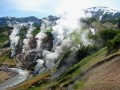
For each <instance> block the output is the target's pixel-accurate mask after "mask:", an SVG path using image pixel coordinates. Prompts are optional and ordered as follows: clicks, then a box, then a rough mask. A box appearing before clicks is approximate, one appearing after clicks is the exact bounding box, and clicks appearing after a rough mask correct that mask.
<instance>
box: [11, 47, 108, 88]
mask: <svg viewBox="0 0 120 90" xmlns="http://www.w3.org/2000/svg"><path fill="white" fill-rule="evenodd" d="M106 53H107V51H106V49H105V48H103V49H101V50H100V51H98V52H97V53H95V54H93V55H91V56H89V57H86V58H84V59H83V60H82V61H80V62H79V63H77V64H76V65H74V66H73V67H71V68H70V69H69V70H68V71H67V72H66V73H64V75H62V76H61V77H60V78H58V79H56V80H53V81H50V80H47V81H46V82H43V83H41V84H39V85H37V86H36V87H32V88H30V87H31V85H34V84H35V83H36V82H38V81H40V80H41V79H42V80H43V79H46V78H47V79H48V78H49V75H50V73H51V71H49V72H47V73H45V74H43V75H38V76H36V77H34V78H33V79H30V80H28V81H26V82H24V83H23V84H21V85H19V86H17V87H15V88H14V90H17V88H19V89H20V90H21V89H22V90H27V89H28V90H46V89H48V88H49V87H54V88H56V89H58V90H59V89H60V88H62V87H63V86H65V85H66V84H69V83H70V82H71V81H73V80H74V79H75V78H76V77H77V76H78V75H80V74H81V73H82V72H84V71H86V70H87V69H89V68H90V67H91V66H92V65H94V64H96V63H98V62H99V61H101V60H103V59H104V58H105V57H106ZM81 85H82V83H81V82H80V86H79V84H77V85H75V89H77V88H79V87H81ZM12 90H13V89H12Z"/></svg>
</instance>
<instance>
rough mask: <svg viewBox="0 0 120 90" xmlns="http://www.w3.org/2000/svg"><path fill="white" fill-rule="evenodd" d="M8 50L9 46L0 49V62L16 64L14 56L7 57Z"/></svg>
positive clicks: (10, 64)
mask: <svg viewBox="0 0 120 90" xmlns="http://www.w3.org/2000/svg"><path fill="white" fill-rule="evenodd" d="M10 50H11V49H10V48H5V49H0V52H1V53H2V54H1V55H0V64H7V65H9V66H14V65H15V64H16V62H15V61H16V60H15V58H14V59H10V58H9V52H10Z"/></svg>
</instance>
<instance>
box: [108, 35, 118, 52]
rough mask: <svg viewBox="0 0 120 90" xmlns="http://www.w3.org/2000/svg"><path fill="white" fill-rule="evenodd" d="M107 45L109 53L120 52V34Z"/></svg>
mask: <svg viewBox="0 0 120 90" xmlns="http://www.w3.org/2000/svg"><path fill="white" fill-rule="evenodd" d="M106 45H107V49H108V51H109V52H112V51H114V50H115V51H116V50H118V49H119V48H120V34H118V35H116V36H115V37H114V39H112V40H109V41H108V42H107V44H106Z"/></svg>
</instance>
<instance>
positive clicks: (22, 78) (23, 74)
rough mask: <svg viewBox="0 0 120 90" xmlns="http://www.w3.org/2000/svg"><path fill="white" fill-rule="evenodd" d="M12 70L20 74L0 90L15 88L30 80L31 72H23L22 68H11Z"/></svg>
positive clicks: (0, 86)
mask: <svg viewBox="0 0 120 90" xmlns="http://www.w3.org/2000/svg"><path fill="white" fill-rule="evenodd" d="M9 69H10V70H13V71H16V72H18V74H17V75H16V76H14V77H12V78H10V79H8V80H6V81H5V82H3V83H1V84H0V90H6V88H9V87H12V86H15V85H17V84H20V83H22V82H23V81H25V80H26V79H27V78H28V75H29V72H28V71H27V70H22V69H20V68H9Z"/></svg>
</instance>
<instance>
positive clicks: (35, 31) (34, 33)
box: [32, 27, 40, 36]
mask: <svg viewBox="0 0 120 90" xmlns="http://www.w3.org/2000/svg"><path fill="white" fill-rule="evenodd" d="M39 32H40V28H38V27H37V28H36V29H34V31H33V32H32V35H33V36H35V35H36V34H38V33H39Z"/></svg>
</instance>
